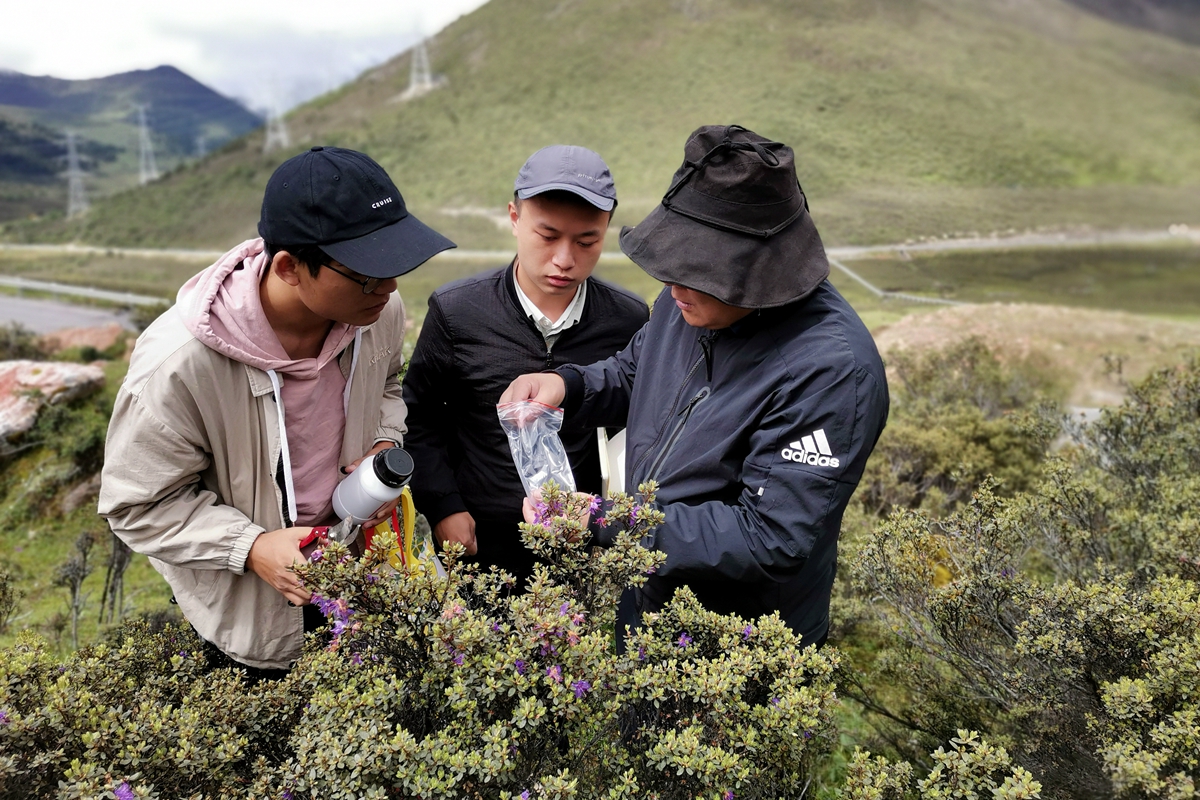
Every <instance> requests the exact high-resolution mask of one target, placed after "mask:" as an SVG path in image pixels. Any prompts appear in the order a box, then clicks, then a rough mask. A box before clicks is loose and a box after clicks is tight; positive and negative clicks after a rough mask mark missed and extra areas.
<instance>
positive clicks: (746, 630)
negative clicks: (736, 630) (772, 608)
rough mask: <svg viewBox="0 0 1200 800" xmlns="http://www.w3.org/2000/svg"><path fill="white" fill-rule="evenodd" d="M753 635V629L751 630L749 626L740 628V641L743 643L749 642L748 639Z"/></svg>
mask: <svg viewBox="0 0 1200 800" xmlns="http://www.w3.org/2000/svg"><path fill="white" fill-rule="evenodd" d="M753 635H754V628H751V627H750V626H749V625H747V626H746V627H744V628H742V641H743V642H748V641H750V637H751V636H753Z"/></svg>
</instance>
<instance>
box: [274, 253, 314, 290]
mask: <svg viewBox="0 0 1200 800" xmlns="http://www.w3.org/2000/svg"><path fill="white" fill-rule="evenodd" d="M302 269H308V267H306V266H304V265H303V264H301V263H300V262H299V261H297V260H296V257H295V256H293V255H292V254H291V253H289V252H288V251H287V250H280V251H279V252H278V253H276V254H275V258H273V259H271V271H272V272H274V273H275V275H276V276H278V278H279V279H280V280H281V281H283V282H284V283H286V284H288V285H289V286H299V285H300V275H299V271H300V270H302Z"/></svg>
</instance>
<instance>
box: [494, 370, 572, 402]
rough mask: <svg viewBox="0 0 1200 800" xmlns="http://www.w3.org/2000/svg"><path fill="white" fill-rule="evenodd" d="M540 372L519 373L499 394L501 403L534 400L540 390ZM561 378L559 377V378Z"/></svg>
mask: <svg viewBox="0 0 1200 800" xmlns="http://www.w3.org/2000/svg"><path fill="white" fill-rule="evenodd" d="M542 377H544V376H542V375H540V374H537V373H534V374H531V375H519V376H517V378H516V379H515V380H514V381H513V382H512V383H510V384H509V385H508V388H507V389H505V390H504V394H502V395H500V402H501V403H519V402H521V401H523V400H536V399H537V397H538V394H539V392H540V390H541V378H542ZM560 380H561V379H560Z"/></svg>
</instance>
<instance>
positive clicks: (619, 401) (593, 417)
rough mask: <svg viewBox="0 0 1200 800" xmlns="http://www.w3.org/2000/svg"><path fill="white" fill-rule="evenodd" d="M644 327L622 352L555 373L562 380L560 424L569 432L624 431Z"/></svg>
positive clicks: (561, 368)
mask: <svg viewBox="0 0 1200 800" xmlns="http://www.w3.org/2000/svg"><path fill="white" fill-rule="evenodd" d="M645 336H646V326H645V325H643V326H642V328H641V329H640V330H639V331H638V332H637V333H635V334H634V335H633V338H632V339H631V340H630V341H629V344H628V345H626V347H625V349H624V350H622V351H620V352H619V353H617V354H616V355H614V356H612V357H611V358H607V359H605V360H604V361H598V362H596V363H595V364H589V365H587V366H580V365H577V364H568V365H566V366H562V367H559V368H558V369H557V370H555V372H557V373H558V374H559V375H561V376H562V378H563V383H565V384H566V387H567V393H566V397H564V398H563V424H564V426H569V427H571V428H604V427H624V426H625V422H626V420H627V419H628V417H629V397H630V395H631V394H632V393H633V380H634V377H635V376H636V375H637V365H638V357H639V356H640V355H641V352H642V341H643V340H644V338H645Z"/></svg>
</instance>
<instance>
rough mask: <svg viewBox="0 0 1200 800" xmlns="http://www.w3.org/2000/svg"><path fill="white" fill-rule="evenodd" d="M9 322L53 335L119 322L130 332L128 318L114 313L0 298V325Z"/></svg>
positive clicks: (52, 303)
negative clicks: (68, 329)
mask: <svg viewBox="0 0 1200 800" xmlns="http://www.w3.org/2000/svg"><path fill="white" fill-rule="evenodd" d="M12 322H19V323H21V324H22V325H24V326H25V327H26V328H29V329H30V330H31V331H33V332H34V333H53V332H54V331H59V330H62V329H63V328H94V327H97V326H100V325H107V324H108V323H110V322H119V323H121V325H123V326H124V327H125V328H127V329H129V330H133V326H132V325H131V324H130V323H129V318H128V316H127V315H125V314H122V313H118V312H115V311H109V310H107V309H103V308H89V307H88V306H79V305H72V304H71V303H62V302H59V301H56V300H35V299H33V298H30V297H14V296H13V295H9V294H0V324H3V325H8V324H9V323H12Z"/></svg>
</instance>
